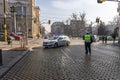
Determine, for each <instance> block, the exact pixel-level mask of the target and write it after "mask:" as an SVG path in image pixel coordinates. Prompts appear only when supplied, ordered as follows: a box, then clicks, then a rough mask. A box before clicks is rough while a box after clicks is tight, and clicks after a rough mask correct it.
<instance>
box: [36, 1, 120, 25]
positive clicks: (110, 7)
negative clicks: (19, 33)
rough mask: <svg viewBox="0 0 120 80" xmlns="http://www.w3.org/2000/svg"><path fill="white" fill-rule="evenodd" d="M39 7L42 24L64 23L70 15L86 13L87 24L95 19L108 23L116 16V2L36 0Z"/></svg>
mask: <svg viewBox="0 0 120 80" xmlns="http://www.w3.org/2000/svg"><path fill="white" fill-rule="evenodd" d="M36 5H37V6H39V7H40V18H41V21H42V22H46V21H47V20H49V19H50V20H51V21H52V22H54V21H65V20H67V19H68V18H70V17H71V15H72V13H76V14H79V12H81V13H83V12H85V13H86V20H87V21H88V22H90V21H92V22H95V19H96V17H100V19H101V20H102V21H104V22H105V23H108V22H109V21H111V20H112V19H113V17H114V16H116V15H118V13H117V7H118V2H112V1H106V2H103V3H102V4H98V3H97V0H36Z"/></svg>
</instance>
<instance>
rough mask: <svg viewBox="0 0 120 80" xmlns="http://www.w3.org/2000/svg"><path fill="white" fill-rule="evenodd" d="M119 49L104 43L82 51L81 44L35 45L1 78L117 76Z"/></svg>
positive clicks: (98, 79)
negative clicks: (45, 47)
mask: <svg viewBox="0 0 120 80" xmlns="http://www.w3.org/2000/svg"><path fill="white" fill-rule="evenodd" d="M119 52H120V50H119V48H115V47H108V46H105V45H99V46H97V45H95V46H93V47H92V54H91V55H85V54H84V46H83V45H73V44H72V45H71V46H69V47H59V48H52V49H43V48H42V47H36V48H34V49H33V51H31V52H30V53H29V54H27V55H26V56H25V57H24V58H23V59H22V60H21V61H20V62H19V63H18V64H16V65H15V66H14V67H13V68H12V69H11V70H10V71H9V72H8V73H7V74H6V75H5V76H4V77H3V78H1V80H120V54H119Z"/></svg>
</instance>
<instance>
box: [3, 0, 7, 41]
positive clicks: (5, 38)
mask: <svg viewBox="0 0 120 80" xmlns="http://www.w3.org/2000/svg"><path fill="white" fill-rule="evenodd" d="M3 3H4V41H5V42H7V27H6V7H5V5H6V0H3Z"/></svg>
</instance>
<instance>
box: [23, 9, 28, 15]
mask: <svg viewBox="0 0 120 80" xmlns="http://www.w3.org/2000/svg"><path fill="white" fill-rule="evenodd" d="M26 12H27V11H26V7H23V15H26Z"/></svg>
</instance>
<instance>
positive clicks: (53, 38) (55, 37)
mask: <svg viewBox="0 0 120 80" xmlns="http://www.w3.org/2000/svg"><path fill="white" fill-rule="evenodd" d="M57 38H58V36H54V37H52V38H50V40H55V39H57Z"/></svg>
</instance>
